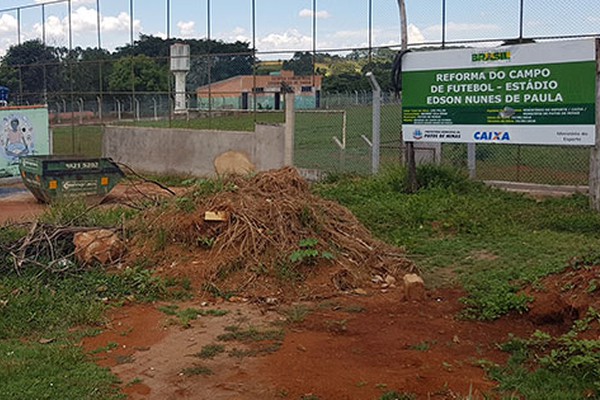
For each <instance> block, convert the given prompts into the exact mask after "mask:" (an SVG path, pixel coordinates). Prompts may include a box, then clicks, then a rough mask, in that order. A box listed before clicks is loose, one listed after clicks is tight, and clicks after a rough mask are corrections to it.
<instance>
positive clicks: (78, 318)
mask: <svg viewBox="0 0 600 400" xmlns="http://www.w3.org/2000/svg"><path fill="white" fill-rule="evenodd" d="M176 287H177V282H168V281H165V280H164V279H162V278H158V277H156V276H154V275H153V274H152V271H150V270H147V269H143V268H141V267H138V268H127V269H125V270H123V271H122V272H121V273H119V274H111V273H106V272H104V271H102V270H100V269H94V270H89V271H83V272H81V273H79V274H73V275H64V276H63V275H59V274H54V273H50V272H42V273H40V272H39V271H33V270H26V271H24V272H23V273H22V274H21V276H17V275H16V274H14V273H9V274H3V275H0V300H3V301H6V302H7V303H6V305H4V306H3V307H2V309H1V311H2V318H0V339H6V338H18V337H24V336H30V335H39V334H46V333H47V332H54V331H64V330H66V329H68V328H70V327H72V326H76V325H93V324H96V323H99V322H101V321H102V313H103V312H104V310H105V308H106V302H107V301H108V302H110V303H113V304H114V303H119V302H121V301H124V300H125V299H132V298H135V299H137V300H138V301H155V300H158V299H161V298H168V297H170V290H171V289H173V288H176Z"/></svg>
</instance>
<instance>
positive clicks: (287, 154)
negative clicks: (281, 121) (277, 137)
mask: <svg viewBox="0 0 600 400" xmlns="http://www.w3.org/2000/svg"><path fill="white" fill-rule="evenodd" d="M295 98H296V97H295V95H294V93H286V94H285V140H284V150H283V151H284V153H283V164H284V165H286V166H293V165H294V132H295V130H296V106H295V104H294V103H295Z"/></svg>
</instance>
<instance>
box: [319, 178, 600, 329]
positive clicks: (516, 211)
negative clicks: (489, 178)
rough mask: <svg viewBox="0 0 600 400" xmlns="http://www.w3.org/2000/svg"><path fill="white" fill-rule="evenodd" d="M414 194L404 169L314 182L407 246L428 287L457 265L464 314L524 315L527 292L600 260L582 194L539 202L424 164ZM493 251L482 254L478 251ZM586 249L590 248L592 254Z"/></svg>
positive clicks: (378, 231) (599, 224) (596, 222)
mask: <svg viewBox="0 0 600 400" xmlns="http://www.w3.org/2000/svg"><path fill="white" fill-rule="evenodd" d="M418 170H419V171H418V176H419V177H420V178H419V179H420V180H421V185H420V190H419V191H418V193H416V194H412V195H407V194H405V193H404V189H405V187H404V176H405V175H404V174H405V172H404V171H403V170H402V169H394V170H388V171H384V172H382V173H381V174H379V175H377V176H375V177H371V178H358V179H357V178H348V177H339V178H338V179H337V180H334V181H333V182H330V183H327V184H321V185H318V186H316V187H315V190H316V191H317V192H318V193H319V194H321V195H323V196H325V197H328V198H331V199H335V200H338V201H339V202H341V203H342V204H343V205H345V206H347V207H349V208H350V209H351V211H352V212H353V213H354V214H355V215H356V216H357V217H358V218H359V220H360V221H361V222H362V223H364V224H365V225H366V226H367V227H368V228H370V229H371V230H372V232H373V233H374V234H375V235H376V236H378V237H379V238H381V239H383V240H385V241H387V242H389V243H391V244H394V245H397V246H399V247H404V248H405V249H406V250H407V252H408V254H409V258H412V259H413V260H415V261H416V262H417V263H418V265H419V267H420V268H421V269H422V271H423V272H424V275H425V278H426V280H428V281H429V284H430V285H435V284H437V285H444V284H447V281H443V280H440V278H439V277H440V276H441V274H438V273H437V271H439V270H443V269H448V268H449V266H452V269H453V271H454V272H455V273H456V274H457V275H458V280H459V281H460V283H462V285H463V287H464V288H465V289H466V290H467V292H468V295H467V296H466V298H465V300H464V303H465V305H466V306H467V312H466V313H465V316H468V317H470V318H476V319H495V318H498V317H500V316H501V315H504V314H506V313H508V312H510V311H517V312H524V311H526V310H527V307H528V303H529V301H530V299H529V298H528V297H527V296H525V295H523V294H521V289H522V288H523V287H524V286H525V285H527V284H529V283H532V282H535V281H539V279H540V278H542V277H544V276H546V275H548V274H552V273H556V272H558V271H561V270H563V269H564V268H566V266H567V265H568V260H570V259H571V258H572V257H573V256H574V255H576V254H585V256H582V257H580V258H578V259H576V260H574V261H573V262H572V263H574V264H575V265H577V266H579V267H584V266H586V265H590V264H594V263H598V262H599V261H598V260H600V253H598V251H596V252H591V253H590V252H588V249H590V248H598V245H599V244H600V240H599V239H600V234H599V232H600V214H598V213H594V212H592V211H591V210H590V209H589V205H588V200H587V199H586V198H585V197H584V196H573V197H569V198H560V199H548V200H543V201H539V200H534V199H530V198H527V197H524V196H522V195H519V194H512V193H505V192H501V191H499V190H496V189H492V188H488V187H485V186H484V185H482V184H480V183H477V182H472V181H469V180H468V179H467V178H465V177H464V176H463V175H462V174H461V173H459V172H456V171H452V170H448V169H446V168H439V167H433V166H427V167H425V166H423V167H419V169H418ZM477 251H481V252H486V253H491V254H494V255H495V256H496V257H495V258H494V259H478V258H476V257H473V254H474V252H477ZM586 252H587V253H586Z"/></svg>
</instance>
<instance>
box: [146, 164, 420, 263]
mask: <svg viewBox="0 0 600 400" xmlns="http://www.w3.org/2000/svg"><path fill="white" fill-rule="evenodd" d="M223 179H225V182H224V185H223V186H224V187H227V188H230V189H231V190H225V191H221V192H219V193H216V194H214V195H212V196H208V197H202V198H200V199H197V204H195V210H194V211H193V212H192V213H189V212H187V213H186V212H182V211H177V210H176V208H175V211H174V210H173V209H171V210H169V211H164V210H163V211H161V214H159V215H157V216H152V217H150V218H152V224H153V225H154V228H155V229H161V230H163V231H167V232H169V234H170V238H169V241H170V242H176V243H183V244H187V245H193V244H194V243H197V241H198V238H204V239H210V243H211V247H210V250H209V252H210V253H209V256H208V257H209V258H210V259H212V260H218V263H217V264H216V265H215V267H216V268H215V274H217V273H218V272H219V271H220V269H221V268H226V267H227V266H230V265H231V264H232V263H235V264H236V265H238V266H242V267H241V270H243V271H244V272H249V271H255V270H256V269H257V268H258V267H260V268H267V269H272V268H273V267H274V266H275V265H277V263H281V262H282V261H283V262H285V261H286V260H287V262H289V257H290V255H291V254H292V253H294V252H295V251H297V250H298V249H299V243H300V242H301V241H302V240H303V239H308V238H311V239H316V243H317V244H316V245H315V250H317V251H318V252H319V254H323V252H327V253H331V254H333V255H334V256H335V259H334V260H333V264H334V265H336V266H337V270H340V269H343V270H345V271H346V272H350V273H351V274H355V275H359V274H362V275H365V274H370V275H373V274H393V275H395V274H397V273H400V272H409V271H412V270H413V268H414V267H413V264H412V263H411V262H410V261H409V260H407V259H406V257H405V255H404V254H403V253H402V252H401V250H399V249H398V248H395V247H393V246H390V245H387V244H385V243H383V242H381V241H379V240H376V239H374V238H373V237H372V236H371V234H370V232H369V231H368V230H367V229H366V228H365V227H364V226H363V225H362V224H361V223H360V222H359V221H358V220H357V219H356V217H355V216H354V215H353V214H352V213H351V212H350V211H349V210H348V209H346V208H345V207H343V206H341V205H339V204H338V203H335V202H333V201H329V200H325V199H323V198H321V197H319V196H316V195H314V194H312V193H311V191H310V189H309V186H308V183H307V182H306V181H305V180H304V179H303V178H301V177H300V176H299V175H298V172H297V171H296V170H295V169H293V168H283V169H280V170H275V171H269V172H264V173H260V174H257V175H255V176H253V177H251V178H242V177H239V176H238V177H235V176H231V177H226V178H223ZM188 196H191V195H190V194H188ZM207 211H213V212H224V213H226V214H227V215H229V218H228V220H227V221H224V222H207V221H205V220H204V218H203V216H204V213H205V212H207Z"/></svg>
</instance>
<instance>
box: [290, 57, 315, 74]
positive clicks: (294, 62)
mask: <svg viewBox="0 0 600 400" xmlns="http://www.w3.org/2000/svg"><path fill="white" fill-rule="evenodd" d="M283 69H284V70H286V71H294V75H312V74H313V56H312V54H311V53H310V52H308V51H306V52H301V51H298V52H296V53H295V54H294V56H293V57H292V58H291V60H286V61H284V62H283Z"/></svg>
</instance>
